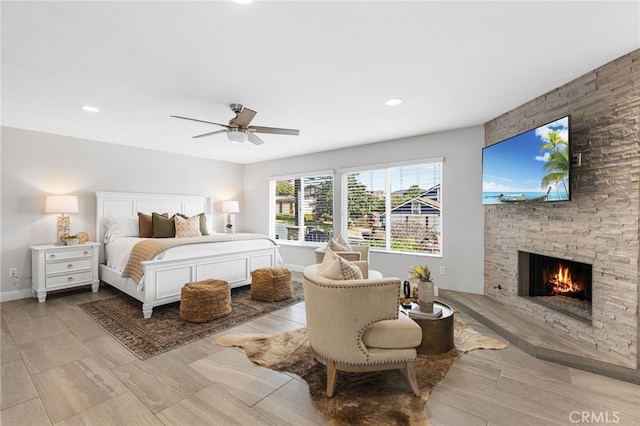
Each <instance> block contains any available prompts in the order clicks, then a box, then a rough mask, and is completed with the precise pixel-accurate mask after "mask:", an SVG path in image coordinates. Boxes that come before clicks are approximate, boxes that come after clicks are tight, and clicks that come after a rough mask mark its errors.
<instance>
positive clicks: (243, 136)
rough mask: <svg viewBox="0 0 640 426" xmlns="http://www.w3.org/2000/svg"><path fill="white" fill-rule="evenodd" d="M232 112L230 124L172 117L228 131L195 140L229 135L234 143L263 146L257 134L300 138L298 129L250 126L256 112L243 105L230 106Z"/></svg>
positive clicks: (213, 133) (206, 134) (197, 136)
mask: <svg viewBox="0 0 640 426" xmlns="http://www.w3.org/2000/svg"><path fill="white" fill-rule="evenodd" d="M229 107H230V108H231V111H233V112H234V113H235V114H236V116H235V117H233V118H232V119H231V120H229V124H220V123H215V122H213V121H205V120H198V119H196V118H189V117H182V116H179V115H171V116H170V117H173V118H180V119H182V120H190V121H197V122H200V123H207V124H214V125H216V126H221V127H226V130H216V131H213V132H208V133H204V134H202V135H196V136H194V138H203V137H206V136H212V135H216V134H218V133H223V132H226V133H227V139H229V141H231V142H232V143H243V142H246V141H247V139H248V140H249V142H251V143H252V144H254V145H261V144H263V143H264V141H263V140H262V139H260V138H259V137H258V136H257V135H256V133H272V134H279V135H293V136H298V135H299V134H300V131H299V130H297V129H280V128H277V127H263V126H250V125H249V124H250V123H251V120H253V117H255V115H256V112H255V111H254V110H252V109H249V108H244V107H243V106H242V104H235V103H234V104H231V105H229Z"/></svg>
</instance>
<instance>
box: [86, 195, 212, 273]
mask: <svg viewBox="0 0 640 426" xmlns="http://www.w3.org/2000/svg"><path fill="white" fill-rule="evenodd" d="M96 198H97V206H96V236H97V241H98V242H100V243H102V242H103V241H104V231H105V230H104V226H102V221H103V220H104V219H105V218H107V217H111V216H137V215H138V212H141V213H146V214H151V213H153V212H158V213H165V212H166V213H169V216H172V215H173V214H174V213H182V214H184V215H187V216H193V215H196V214H200V213H202V212H204V214H205V215H206V216H207V226H209V227H211V224H212V223H213V220H212V219H213V210H212V208H211V197H205V196H198V195H168V194H141V193H132V192H104V191H97V192H96ZM103 261H104V248H102V247H101V249H100V262H101V263H102V262H103Z"/></svg>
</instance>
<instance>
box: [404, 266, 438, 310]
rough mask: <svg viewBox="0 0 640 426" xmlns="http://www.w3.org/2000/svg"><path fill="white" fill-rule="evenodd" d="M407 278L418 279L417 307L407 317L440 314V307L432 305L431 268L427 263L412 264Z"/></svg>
mask: <svg viewBox="0 0 640 426" xmlns="http://www.w3.org/2000/svg"><path fill="white" fill-rule="evenodd" d="M409 272H410V275H409V280H418V306H419V308H418V309H412V310H411V311H410V312H409V317H411V318H413V317H417V318H436V317H439V316H441V315H442V309H440V308H439V307H437V306H436V307H434V305H433V302H434V297H435V296H434V289H433V281H432V280H431V270H430V269H429V267H428V266H427V265H424V266H414V267H412V268H411V269H410V270H409Z"/></svg>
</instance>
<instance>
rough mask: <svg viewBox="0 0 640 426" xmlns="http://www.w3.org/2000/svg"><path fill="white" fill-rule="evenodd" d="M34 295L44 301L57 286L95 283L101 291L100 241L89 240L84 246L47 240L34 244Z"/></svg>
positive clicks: (41, 301)
mask: <svg viewBox="0 0 640 426" xmlns="http://www.w3.org/2000/svg"><path fill="white" fill-rule="evenodd" d="M29 248H30V249H31V268H32V270H31V276H32V278H31V279H32V283H31V287H32V292H33V297H36V296H37V297H38V302H40V303H43V302H44V301H45V300H46V298H47V293H48V292H50V291H54V290H61V289H68V288H73V287H80V286H85V285H91V290H92V291H93V292H94V293H95V292H97V291H98V286H99V284H100V279H99V278H98V251H99V249H100V244H99V243H92V242H87V243H84V244H82V245H81V246H60V245H55V244H44V245H37V246H30V247H29Z"/></svg>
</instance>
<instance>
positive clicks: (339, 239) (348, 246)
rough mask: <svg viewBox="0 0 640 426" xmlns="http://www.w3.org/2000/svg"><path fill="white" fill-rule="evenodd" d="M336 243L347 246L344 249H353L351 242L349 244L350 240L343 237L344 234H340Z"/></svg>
mask: <svg viewBox="0 0 640 426" xmlns="http://www.w3.org/2000/svg"><path fill="white" fill-rule="evenodd" d="M336 243H338V244H340V245H341V246H342V247H344V248H345V250H344V251H353V247H351V244H349V241H347V240H346V239H344V238H343V237H342V234H340V235H338V238H336Z"/></svg>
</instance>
